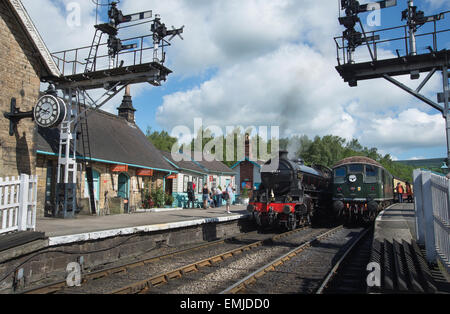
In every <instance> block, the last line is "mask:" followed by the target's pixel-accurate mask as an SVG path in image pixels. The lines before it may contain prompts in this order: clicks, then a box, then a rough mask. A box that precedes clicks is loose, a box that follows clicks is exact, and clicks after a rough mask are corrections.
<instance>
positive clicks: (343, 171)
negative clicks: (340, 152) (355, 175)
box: [334, 167, 347, 184]
mask: <svg viewBox="0 0 450 314" xmlns="http://www.w3.org/2000/svg"><path fill="white" fill-rule="evenodd" d="M346 176H347V167H340V168H337V169H335V170H334V183H338V184H342V183H344V182H345V177H346Z"/></svg>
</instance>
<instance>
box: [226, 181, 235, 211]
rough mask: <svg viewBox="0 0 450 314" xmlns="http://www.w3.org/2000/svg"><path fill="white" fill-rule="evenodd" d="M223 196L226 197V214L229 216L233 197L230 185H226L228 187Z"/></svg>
mask: <svg viewBox="0 0 450 314" xmlns="http://www.w3.org/2000/svg"><path fill="white" fill-rule="evenodd" d="M225 196H226V201H227V214H231V211H230V206H231V202H232V200H233V197H234V194H233V188H232V187H231V183H230V184H228V186H227V188H226V190H225Z"/></svg>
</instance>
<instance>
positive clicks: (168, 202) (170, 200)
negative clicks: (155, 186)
mask: <svg viewBox="0 0 450 314" xmlns="http://www.w3.org/2000/svg"><path fill="white" fill-rule="evenodd" d="M173 202H174V198H173V196H172V194H169V193H167V194H166V205H167V206H172V204H173Z"/></svg>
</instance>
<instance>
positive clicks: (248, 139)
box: [245, 134, 253, 160]
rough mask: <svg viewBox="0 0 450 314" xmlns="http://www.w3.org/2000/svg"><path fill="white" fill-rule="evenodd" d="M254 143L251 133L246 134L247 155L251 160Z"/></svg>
mask: <svg viewBox="0 0 450 314" xmlns="http://www.w3.org/2000/svg"><path fill="white" fill-rule="evenodd" d="M252 155H253V154H252V145H251V142H250V135H248V134H245V157H247V158H248V159H250V160H251V157H252Z"/></svg>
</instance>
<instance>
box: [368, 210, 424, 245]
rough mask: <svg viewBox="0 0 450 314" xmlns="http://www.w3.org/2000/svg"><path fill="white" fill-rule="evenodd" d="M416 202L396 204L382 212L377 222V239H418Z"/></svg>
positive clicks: (409, 240)
mask: <svg viewBox="0 0 450 314" xmlns="http://www.w3.org/2000/svg"><path fill="white" fill-rule="evenodd" d="M415 217H416V213H415V208H414V203H401V204H394V205H392V206H390V207H388V208H387V209H385V210H384V211H383V212H381V213H380V214H379V215H378V217H377V220H376V222H375V239H377V240H380V241H384V240H388V241H391V242H392V240H393V239H395V240H397V241H399V242H401V241H402V240H405V241H407V242H409V243H411V240H416V234H417V233H416V220H415Z"/></svg>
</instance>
